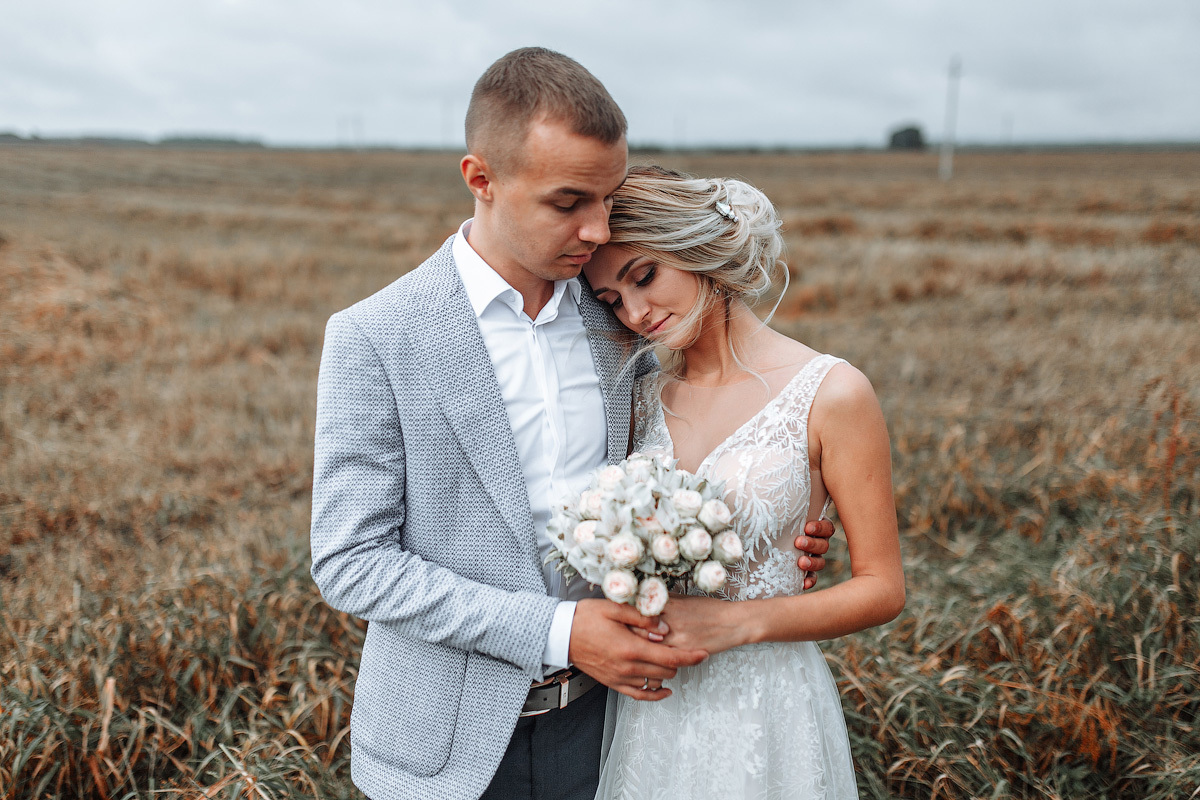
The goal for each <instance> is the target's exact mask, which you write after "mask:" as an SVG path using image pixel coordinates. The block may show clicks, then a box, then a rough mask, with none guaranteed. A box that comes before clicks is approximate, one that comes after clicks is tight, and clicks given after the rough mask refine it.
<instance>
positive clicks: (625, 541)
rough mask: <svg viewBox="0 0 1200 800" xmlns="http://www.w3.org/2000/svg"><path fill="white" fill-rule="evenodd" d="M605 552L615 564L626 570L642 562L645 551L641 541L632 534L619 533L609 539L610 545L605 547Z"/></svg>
mask: <svg viewBox="0 0 1200 800" xmlns="http://www.w3.org/2000/svg"><path fill="white" fill-rule="evenodd" d="M604 552H605V554H606V555H607V556H608V558H609V560H610V561H612V562H613V564H615V565H617V566H618V567H621V568H625V567H632V566H633V565H634V564H636V563H637V562H639V561H641V560H642V554H643V553H644V552H645V550H644V549H643V548H642V542H641V540H640V539H638V538H637V537H636V536H634V535H633V534H632V533H618V534H617V535H616V536H614V537H613V538H611V539H609V541H608V544H607V545H605V546H604Z"/></svg>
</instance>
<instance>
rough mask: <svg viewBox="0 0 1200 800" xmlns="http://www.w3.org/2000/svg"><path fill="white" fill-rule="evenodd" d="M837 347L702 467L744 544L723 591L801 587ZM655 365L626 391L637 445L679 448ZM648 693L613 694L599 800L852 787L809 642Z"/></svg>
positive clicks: (764, 648)
mask: <svg viewBox="0 0 1200 800" xmlns="http://www.w3.org/2000/svg"><path fill="white" fill-rule="evenodd" d="M837 363H841V359H837V358H834V357H832V356H827V355H822V356H818V357H816V358H815V359H813V360H812V361H810V362H809V363H808V364H806V365H805V366H804V367H802V368H801V369H800V371H799V372H798V373H797V374H796V375H795V377H793V378H792V379H791V381H790V382H789V383H788V384H787V385H786V386H785V387H784V388H783V390H782V391H781V392H779V394H778V395H776V396H775V397H774V398H773V399H772V400H771V401H770V402H769V403H767V405H766V406H765V407H764V408H763V409H762V410H761V411H760V412H759V413H758V414H756V415H755V416H754V417H752V418H751V419H750V420H748V421H747V422H746V423H745V424H744V425H742V426H741V427H740V428H739V429H738V430H737V431H735V432H734V434H733V435H732V436H730V437H729V438H728V439H726V440H725V441H724V442H722V443H721V444H720V445H718V446H717V447H716V448H715V449H714V450H713V451H712V453H710V454H709V455H708V456H707V457H706V458H705V459H704V461H703V462H701V464H700V466H699V468H698V469H697V472H698V473H699V474H701V475H704V476H706V477H709V478H714V479H719V480H723V481H725V487H726V490H727V496H726V502H727V503H728V504H729V507H730V508H731V509H733V510H734V527H735V529H736V530H737V532H738V534H739V535H740V536H741V538H742V544H743V545H744V546H745V551H746V555H745V557H744V558H743V559H742V562H741V563H740V564H738V565H736V566H735V567H734V568H733V569H731V570H730V579H729V581H728V583H727V584H726V586H725V589H724V590H722V592H720V593H719V596H721V597H724V598H726V599H729V600H746V599H750V598H757V597H774V596H778V595H792V594H799V593H800V592H801V591H802V590H803V580H804V575H803V573H802V572H801V571H800V569H799V568H798V567H797V566H796V561H795V559H796V558H797V556H798V553H797V552H796V550H795V549H794V547H793V541H794V540H795V537H796V536H797V535H798V534H799V533H800V530H801V529H802V527H803V525H804V522H805V519H806V518H807V516H808V510H809V500H810V495H811V485H810V480H809V465H808V414H809V409H810V407H811V406H812V401H813V397H814V396H815V395H816V393H817V388H818V387H819V386H820V384H821V381H822V380H823V379H824V378H825V375H826V374H827V373H828V372H829V370H830V369H831V368H832V367H833V366H834V365H835V364H837ZM659 379H660V378H659V375H648V376H646V377H644V378H643V379H642V380H641V381H640V382H639V383H638V385H637V387H636V388H635V394H634V425H635V427H634V449H635V450H638V451H641V452H643V453H661V454H664V455H666V456H668V457H673V456H674V448H673V446H672V443H671V437H670V434H669V433H668V431H667V425H666V421H665V418H664V416H663V410H662V406H661V404H660V403H659V401H658V399H657V397H658V393H657V391H656V385H655V381H657V380H659ZM667 685H668V686H669V687H670V688H671V690H672V695H671V696H670V697H668V698H667V699H665V700H660V701H656V702H639V701H636V700H631V699H629V698H627V697H625V696H624V695H620V694H617V693H616V692H612V693H610V700H609V708H608V718H607V727H608V730H609V731H610V732H611V734H612V740H611V744H610V745H609V746H608V748H607V749H606V754H605V758H604V765H603V768H602V771H601V775H600V788H599V790H598V792H597V794H596V797H597V799H598V800H600V799H601V798H603V799H604V800H626V799H628V800H634V798H637V799H638V800H693V799H696V798H722V800H736V799H737V798H780V799H783V798H786V799H787V800H835V799H836V800H842V799H843V798H857V797H858V791H857V789H856V787H855V780H854V765H853V763H852V762H851V759H850V742H849V739H848V737H847V735H846V723H845V719H844V718H843V716H842V707H841V701H840V698H839V696H838V691H837V686H836V685H835V684H834V681H833V676H832V675H831V674H830V672H829V667H828V666H827V665H826V664H825V658H824V656H822V654H821V650H820V649H819V648H818V647H817V645H816V644H815V643H814V642H795V643H773V644H759V645H747V646H744V647H738V648H734V649H732V650H727V651H725V652H723V653H718V654H716V655H714V656H711V657H710V658H709V659H708V660H707V661H705V662H704V663H702V664H700V665H698V666H696V667H691V668H684V669H681V670H679V673H678V675H677V676H676V677H675V679H674V680H670V681H667Z"/></svg>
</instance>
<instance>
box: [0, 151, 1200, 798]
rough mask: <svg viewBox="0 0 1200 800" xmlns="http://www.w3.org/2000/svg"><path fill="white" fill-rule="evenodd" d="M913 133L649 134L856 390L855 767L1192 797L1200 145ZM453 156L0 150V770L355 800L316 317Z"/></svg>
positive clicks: (356, 631) (789, 326)
mask: <svg viewBox="0 0 1200 800" xmlns="http://www.w3.org/2000/svg"><path fill="white" fill-rule="evenodd" d="M934 159H935V157H934V156H933V155H925V154H922V155H901V154H885V153H858V154H794V155H768V154H755V155H713V156H703V155H697V154H672V155H664V156H662V157H661V159H660V160H661V161H662V162H663V163H666V164H668V165H670V166H674V167H677V168H681V169H684V170H687V171H690V172H694V173H696V174H702V175H736V176H740V177H744V178H746V179H748V180H750V181H751V182H754V183H756V184H758V185H760V186H761V187H763V188H764V189H765V190H766V191H767V192H768V194H770V195H771V196H772V198H773V199H774V200H775V201H776V202H777V204H778V206H779V208H780V210H781V212H782V214H783V216H784V218H785V220H786V234H787V240H788V246H789V262H790V264H791V265H792V267H793V271H794V280H793V284H792V288H791V289H790V290H789V292H788V293H787V295H786V296H785V297H784V299H783V301H782V304H781V308H780V313H779V315H778V317H777V319H776V322H775V324H776V325H777V326H778V327H779V328H780V329H781V330H783V331H785V332H788V333H790V334H793V335H795V336H797V337H798V338H800V339H802V340H804V341H806V342H807V343H809V344H811V345H812V346H814V347H816V348H818V349H820V350H824V351H827V352H832V353H835V354H838V355H842V356H844V357H846V358H848V359H849V360H850V361H851V362H852V363H854V364H856V365H857V366H859V367H860V368H862V369H863V370H864V371H865V372H866V373H867V374H868V375H869V376H870V377H871V378H872V380H873V382H874V383H875V386H876V389H877V391H878V393H879V395H880V397H881V398H882V400H883V403H884V408H885V412H886V414H887V417H888V422H889V425H890V428H891V432H892V436H893V441H894V459H895V476H896V495H897V500H898V507H899V510H900V515H901V533H902V537H903V544H904V548H905V560H906V567H907V573H908V582H909V603H908V607H907V609H906V610H905V612H904V613H903V615H902V616H901V617H900V619H899V620H898V621H896V622H895V623H893V624H891V625H888V626H885V627H884V628H881V629H878V630H874V631H869V632H866V633H863V634H860V635H857V636H851V637H848V638H846V639H844V640H839V641H836V642H829V643H826V644H825V645H824V646H823V647H824V650H825V652H826V654H827V655H828V658H829V660H830V663H831V665H832V667H833V669H834V672H835V674H836V675H837V676H838V678H839V683H840V686H841V689H842V693H843V705H844V707H845V709H846V714H847V718H848V721H849V723H850V727H851V733H852V737H853V740H854V749H855V753H856V762H857V768H858V770H859V776H860V788H861V791H862V794H863V796H864V797H865V798H886V797H901V798H946V799H949V798H1006V797H1019V798H1041V797H1048V798H1064V799H1067V798H1082V797H1104V798H1129V799H1130V800H1132V799H1133V798H1137V800H1145V799H1146V798H1162V799H1163V800H1166V799H1167V798H1172V799H1176V798H1189V797H1200V728H1198V725H1200V723H1198V722H1197V718H1198V717H1200V555H1198V553H1200V522H1198V521H1197V518H1198V516H1200V508H1198V503H1200V499H1198V497H1197V495H1198V493H1200V418H1198V415H1197V407H1198V406H1200V324H1197V317H1198V316H1200V151H1191V152H1173V153H1137V152H1121V153H1091V152H1054V153H975V154H971V153H968V154H965V155H962V156H960V158H959V159H958V162H957V167H958V174H957V176H956V177H955V179H954V180H953V181H952V182H949V183H946V184H943V183H939V182H937V181H936V180H935V179H934V178H933V175H934V172H935V163H934ZM456 160H457V159H456V156H455V155H453V154H406V153H388V152H377V153H350V152H326V153H318V152H312V153H293V152H282V151H278V152H277V151H253V152H250V151H243V152H237V151H231V152H216V151H214V152H201V151H190V152H189V151H164V150H117V149H94V150H79V149H68V148H51V147H44V148H35V147H0V800H13V799H15V798H76V797H81V798H104V799H105V800H117V799H118V798H151V797H159V796H167V797H175V796H182V797H207V798H233V797H253V798H282V797H296V796H305V797H307V796H318V797H327V798H333V797H354V796H357V795H356V793H355V791H354V790H353V788H352V787H351V786H350V784H349V766H348V765H349V738H348V736H347V733H348V727H347V726H348V720H349V709H350V704H351V700H352V688H353V682H354V678H355V670H356V665H357V661H358V651H359V648H360V646H361V643H362V639H363V626H362V624H361V623H360V622H358V621H356V620H354V619H352V618H349V617H347V616H346V615H343V614H340V613H338V612H335V611H333V610H332V609H330V608H328V607H327V606H326V605H324V603H323V602H322V600H321V598H320V596H319V594H318V593H317V591H316V590H315V588H314V587H313V585H312V582H311V580H310V579H309V577H308V545H307V533H308V518H309V494H310V489H311V479H312V471H311V470H312V434H313V407H314V400H315V386H316V372H317V364H318V358H319V355H320V350H321V338H322V332H323V327H324V323H325V320H326V319H327V317H328V316H329V315H330V314H331V313H332V312H333V311H335V310H337V309H340V308H342V307H344V306H346V305H348V304H349V303H351V302H353V301H355V300H357V299H358V298H360V297H363V296H365V295H367V294H369V293H371V292H373V291H374V290H376V289H378V288H380V287H382V286H384V285H386V284H387V283H389V282H391V281H392V280H394V279H395V278H396V277H397V276H398V275H400V274H401V273H403V272H404V271H406V270H408V269H410V268H412V267H413V266H415V265H416V264H418V263H419V262H420V261H421V260H422V259H423V258H424V257H425V256H426V255H427V254H428V253H430V252H432V251H433V250H434V249H435V248H436V247H437V246H438V245H439V244H440V243H441V242H442V241H443V239H444V238H445V237H446V236H448V235H450V234H451V233H452V232H453V231H454V229H455V228H456V226H457V224H458V222H459V221H460V220H461V219H463V218H464V217H465V216H467V215H469V213H470V204H469V202H468V195H467V194H466V192H465V190H464V189H463V188H462V186H461V184H460V181H459V179H458V177H457V171H456ZM638 160H641V161H647V160H650V159H648V158H640V159H638ZM833 555H834V558H835V564H834V566H833V567H831V569H830V570H827V574H826V575H825V576H824V577H823V581H832V580H837V579H838V577H839V576H840V575H844V574H846V566H845V548H844V545H835V548H834V551H833ZM839 559H840V560H839Z"/></svg>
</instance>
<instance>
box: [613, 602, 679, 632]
mask: <svg viewBox="0 0 1200 800" xmlns="http://www.w3.org/2000/svg"><path fill="white" fill-rule="evenodd" d="M612 605H613V606H614V608H612V609H611V611H612V613H613V618H614V619H617V620H620V621H621V622H624V623H625V624H626V625H628V626H629V627H631V628H642V629H644V630H647V631H652V632H654V633H660V634H662V635H664V636H665V635H666V634H667V633H668V631H669V630H670V629H669V628H668V627H667V623H665V622H663V621H662V620H660V619H659V618H658V617H643V616H642V615H641V614H639V613H638V610H637V609H636V608H634V607H633V606H627V605H625V604H623V603H622V604H619V605H618V604H617V603H613V604H612Z"/></svg>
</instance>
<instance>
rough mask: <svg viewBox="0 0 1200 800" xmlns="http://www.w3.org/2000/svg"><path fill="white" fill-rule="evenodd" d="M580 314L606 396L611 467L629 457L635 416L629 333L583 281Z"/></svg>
mask: <svg viewBox="0 0 1200 800" xmlns="http://www.w3.org/2000/svg"><path fill="white" fill-rule="evenodd" d="M580 282H581V283H582V285H583V291H582V292H580V294H579V314H580V316H582V317H583V324H584V327H585V328H586V329H587V336H588V344H589V345H590V346H591V349H592V361H593V362H594V363H595V365H596V372H597V373H598V374H599V376H600V388H601V390H602V393H603V395H604V416H605V421H606V422H607V423H608V463H610V464H615V463H617V462H618V461H621V460H622V459H624V458H625V456H626V455H627V451H628V449H629V423H630V416H631V414H632V413H633V367H632V366H630V367H629V368H628V369H626V368H625V362H626V359H627V358H628V357H629V355H630V346H629V345H628V344H627V342H628V341H629V332H628V331H627V330H626V328H625V327H624V326H623V325H621V323H620V322H618V321H617V319H616V317H614V316H613V315H612V312H610V311H609V310H608V308H607V307H606V306H605V305H604V304H603V303H601V302H600V301H599V300H597V299H596V296H595V295H594V294H592V289H591V287H590V286H588V284H587V281H585V280H583V278H582V277H581V278H580Z"/></svg>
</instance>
